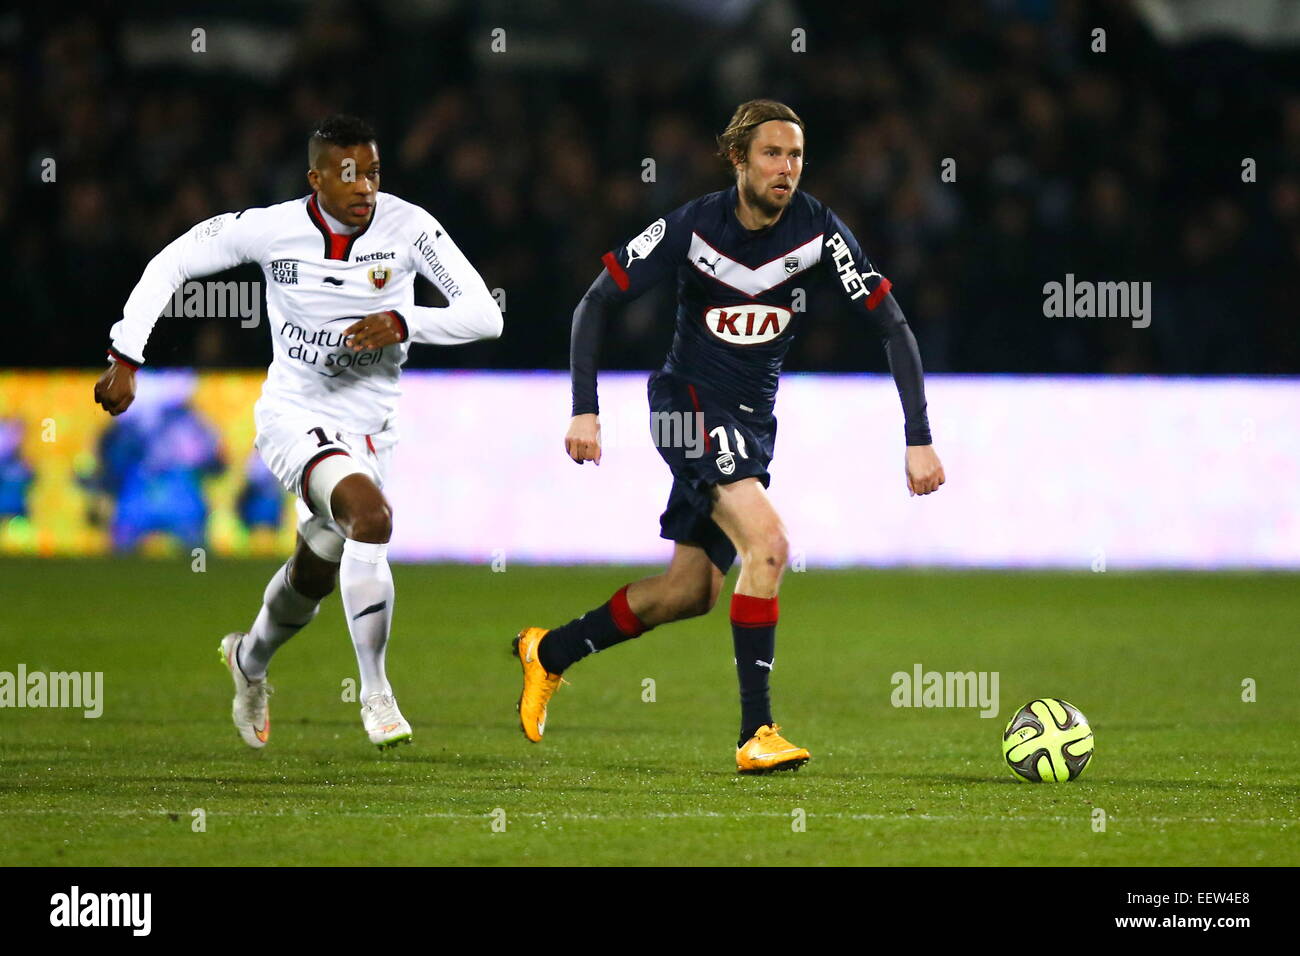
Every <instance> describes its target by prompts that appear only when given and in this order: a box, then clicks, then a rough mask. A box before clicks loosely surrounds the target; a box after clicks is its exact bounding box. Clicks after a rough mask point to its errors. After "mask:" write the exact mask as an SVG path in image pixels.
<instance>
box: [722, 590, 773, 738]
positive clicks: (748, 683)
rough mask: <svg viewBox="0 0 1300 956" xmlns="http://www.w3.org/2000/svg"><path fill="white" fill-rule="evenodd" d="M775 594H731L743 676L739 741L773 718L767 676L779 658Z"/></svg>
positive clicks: (733, 633)
mask: <svg viewBox="0 0 1300 956" xmlns="http://www.w3.org/2000/svg"><path fill="white" fill-rule="evenodd" d="M777 613H778V612H777V601H776V598H756V597H750V596H749V595H748V594H733V595H732V596H731V642H732V645H733V646H734V647H735V649H736V677H737V678H738V679H739V680H740V742H739V743H738V744H736V746H737V747H742V746H744V744H745V741H746V740H748V739H749V738H750V737H752V736H754V734H755V733H756V732H757V731H758V728H759V727H762V726H763V725H764V724H770V723H771V722H772V701H771V697H770V695H769V692H768V679H769V678H770V676H771V674H772V663H773V662H774V661H775V659H776V620H777Z"/></svg>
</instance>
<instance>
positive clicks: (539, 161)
mask: <svg viewBox="0 0 1300 956" xmlns="http://www.w3.org/2000/svg"><path fill="white" fill-rule="evenodd" d="M514 7H515V5H512V4H506V3H480V4H470V3H457V2H453V0H446V2H428V3H422V4H414V5H403V4H386V3H378V4H374V5H367V6H366V12H365V15H364V16H362V15H360V14H359V12H358V9H357V8H355V7H354V6H351V5H345V4H333V3H328V2H323V3H313V4H310V5H300V4H292V5H276V4H265V3H259V4H252V3H247V4H245V3H231V4H224V5H215V6H212V5H208V6H206V7H202V8H201V9H203V10H211V11H213V12H212V13H211V14H210V15H207V14H206V13H199V14H192V15H190V14H181V13H178V12H177V11H176V9H175V8H174V7H161V8H160V10H162V11H163V13H162V14H161V15H153V14H152V13H140V12H136V13H124V12H121V11H117V10H114V8H113V7H112V6H105V7H104V8H102V10H98V11H97V10H96V9H94V8H90V9H88V10H87V11H84V12H82V13H79V14H74V13H68V14H67V15H64V16H61V17H59V18H58V19H57V20H53V19H49V20H46V19H42V18H38V17H35V16H33V15H31V14H18V13H12V14H7V15H5V18H4V20H3V21H0V51H2V55H0V103H3V105H4V109H3V112H2V114H0V161H3V162H4V164H5V168H8V169H11V170H19V171H20V172H21V175H20V176H17V177H10V180H9V181H10V186H11V188H9V189H5V190H0V255H3V258H4V261H5V262H6V264H7V269H6V271H5V275H4V278H3V280H0V281H2V282H3V285H4V288H3V291H4V298H5V302H6V304H7V306H8V307H9V309H10V310H11V312H12V317H11V319H10V321H9V322H8V323H7V325H8V327H9V328H11V329H21V330H22V332H21V334H20V335H19V337H18V338H19V341H18V343H17V346H16V348H15V347H11V349H10V350H9V352H8V357H7V359H6V364H11V365H12V364H18V365H49V366H93V365H97V364H98V363H99V362H100V361H101V360H102V356H103V350H104V346H105V345H106V342H107V334H108V328H109V326H110V325H111V323H112V322H113V321H115V319H116V318H117V317H118V316H119V315H120V310H121V306H122V303H123V302H124V301H125V299H126V297H127V295H128V294H129V292H130V290H131V288H132V286H133V285H134V283H135V281H136V279H137V278H138V276H139V274H140V271H141V270H142V269H143V267H144V265H145V264H146V263H147V262H148V260H149V258H150V257H151V256H152V255H153V254H154V253H156V252H157V251H158V250H159V249H161V248H162V246H164V245H165V244H166V243H167V242H169V241H170V240H171V239H173V238H174V237H176V236H177V235H179V234H180V233H181V232H183V231H184V230H186V229H187V228H188V227H189V226H191V225H193V224H194V223H196V222H198V221H200V220H201V219H203V218H205V217H207V216H210V215H212V214H214V213H217V212H223V211H227V210H239V209H243V208H245V207H248V206H254V205H265V204H269V203H274V202H279V201H282V200H285V199H288V198H292V197H294V196H297V195H305V194H306V192H307V186H306V182H305V170H306V165H307V164H306V137H307V135H308V133H309V132H310V131H311V129H312V128H313V126H314V123H315V122H316V121H317V120H318V119H319V118H321V117H322V116H324V115H326V114H328V113H331V112H335V111H347V112H354V113H358V114H360V115H362V116H365V117H366V118H368V119H370V120H371V121H372V122H373V123H374V124H375V125H376V127H377V128H378V130H379V135H380V152H381V157H382V161H383V165H384V173H383V188H384V189H385V190H388V191H391V192H395V193H397V194H399V195H402V196H404V197H406V198H408V199H410V200H412V201H414V202H417V203H420V204H421V205H424V206H425V207H426V208H428V209H429V210H430V211H431V212H433V214H434V215H436V216H437V217H438V218H439V219H441V221H442V222H443V223H444V225H446V226H447V228H448V229H449V230H450V232H451V235H452V236H453V237H454V238H455V239H456V241H457V242H458V244H459V245H460V246H461V248H462V249H463V250H464V251H465V252H466V254H467V255H468V256H469V257H470V259H471V260H472V261H473V262H474V263H475V264H476V265H477V266H478V267H479V270H480V272H481V273H482V274H483V276H484V278H485V279H486V281H487V283H488V286H489V287H490V288H500V289H503V290H504V291H505V294H506V299H505V307H506V308H505V316H506V332H505V335H504V336H503V337H502V338H501V339H500V340H499V341H496V342H491V343H481V344H477V345H473V346H468V347H464V348H459V349H429V348H421V349H415V350H413V352H412V364H413V365H417V366H426V367H436V366H447V367H492V368H537V367H542V368H564V367H566V366H567V363H568V328H569V320H570V316H571V314H572V309H573V306H574V305H575V304H576V303H577V301H578V299H579V298H580V297H581V295H582V293H583V292H584V291H585V290H586V288H587V286H588V285H589V284H590V282H591V281H592V279H593V278H594V277H595V276H596V274H597V272H598V271H599V269H600V264H599V260H600V256H601V255H602V254H603V253H604V252H606V251H607V250H609V249H611V248H613V247H614V246H616V245H618V244H620V243H621V242H623V241H625V240H626V239H627V238H629V237H630V236H632V235H634V234H636V233H637V232H638V231H639V230H640V229H642V228H643V227H644V226H646V225H647V224H648V223H649V222H651V221H653V220H654V219H656V218H658V217H659V216H661V215H663V214H664V213H666V212H667V211H669V210H671V209H672V208H674V207H676V206H678V205H680V204H681V203H683V202H685V201H687V200H689V199H691V198H693V197H695V196H697V195H700V194H702V193H705V192H710V191H713V190H716V189H722V188H725V187H726V186H728V185H729V180H728V177H727V175H726V173H725V172H724V170H723V169H722V167H721V166H720V165H719V163H718V162H717V160H716V159H715V158H714V156H713V152H714V142H713V137H714V136H715V135H716V134H717V133H718V132H719V131H720V130H721V129H722V128H723V127H724V126H725V124H726V121H727V119H728V118H729V116H730V114H731V111H732V110H733V109H734V107H735V105H736V104H737V103H738V102H740V101H742V100H744V99H749V98H751V97H754V96H770V97H775V98H778V99H782V100H784V101H785V102H787V103H789V104H790V105H791V106H792V107H793V108H794V109H795V110H796V111H797V112H798V113H799V114H800V115H801V116H802V118H803V119H804V121H805V123H806V124H807V166H806V169H805V172H804V180H803V188H804V189H805V190H807V191H809V192H811V193H812V194H814V195H816V196H818V197H819V198H820V199H822V200H823V201H825V202H827V203H828V204H830V205H831V206H832V207H833V208H834V209H836V211H837V212H839V213H840V215H841V216H842V218H844V220H845V221H846V222H847V223H848V224H849V225H850V226H851V227H852V228H853V229H854V230H855V232H856V234H857V236H858V238H859V240H860V241H861V243H862V245H863V247H864V248H865V249H866V250H867V252H868V254H869V255H870V256H871V257H872V259H873V260H874V262H875V263H876V264H877V267H878V268H879V269H880V271H882V272H883V273H884V274H885V275H887V276H889V277H890V278H891V279H892V281H893V283H894V288H895V294H896V296H897V298H898V300H899V302H900V303H901V305H902V306H903V309H904V311H905V312H906V314H907V315H908V317H909V320H910V321H911V323H912V326H913V328H914V330H915V332H916V335H917V338H918V340H919V341H920V344H921V349H922V356H923V358H924V361H925V364H926V367H927V369H929V370H932V371H954V372H1041V373H1160V374H1166V373H1168V374H1216V373H1289V374H1296V373H1300V344H1298V341H1300V337H1298V336H1297V333H1296V321H1295V320H1296V316H1297V308H1296V303H1297V302H1298V301H1300V92H1297V90H1300V83H1297V79H1300V69H1297V66H1296V61H1297V59H1298V58H1297V57H1296V56H1295V51H1294V50H1293V49H1291V50H1287V49H1277V48H1272V49H1260V48H1253V47H1250V46H1247V45H1244V44H1242V43H1241V42H1238V41H1235V40H1227V39H1221V40H1208V41H1201V42H1196V43H1192V44H1187V45H1183V46H1177V47H1172V46H1166V45H1162V44H1160V43H1158V42H1157V41H1156V40H1155V39H1154V37H1153V36H1152V34H1151V32H1150V31H1149V30H1148V28H1147V26H1146V25H1145V24H1144V23H1143V21H1142V20H1141V19H1140V18H1139V17H1138V16H1137V14H1136V12H1135V11H1134V9H1133V8H1132V7H1131V6H1130V5H1129V4H1127V3H1123V2H1099V3H1087V2H1082V0H1079V2H1068V0H1061V2H1053V0H1021V2H1015V0H982V2H977V0H944V2H934V3H914V2H913V3H908V2H894V0H888V2H881V3H872V4H863V5H845V4H833V3H815V2H805V3H800V2H793V0H773V2H761V0H756V2H749V3H747V2H740V3H725V4H716V5H710V4H698V5H697V4H693V3H689V2H684V0H683V2H659V3H651V2H645V0H628V2H625V3H620V4H617V5H615V4H603V3H598V2H594V0H593V2H590V3H587V4H585V5H582V9H583V15H582V16H580V17H575V16H573V15H572V11H573V10H574V9H575V7H573V6H572V5H566V4H561V3H558V2H556V3H539V4H538V5H537V7H536V8H535V9H533V10H531V12H530V13H529V15H528V16H527V17H526V18H521V17H520V16H517V15H514V14H513V13H512V11H513V10H514ZM710 8H712V12H709V11H710ZM191 21H193V26H196V27H203V28H204V31H205V44H206V47H207V49H206V52H204V53H197V52H194V51H193V50H192V49H191V46H192V33H191V27H190V24H191ZM205 23H206V24H207V26H206V27H204V24H205ZM498 27H501V28H503V29H504V33H503V34H501V35H500V39H501V40H502V41H503V42H504V50H499V51H494V50H493V46H492V44H493V42H494V35H493V31H494V29H497V28H498ZM1096 28H1101V29H1104V30H1105V31H1106V33H1105V43H1106V50H1105V52H1094V51H1093V50H1092V46H1093V45H1094V43H1095V40H1094V39H1093V32H1092V31H1093V30H1094V29H1096ZM799 31H802V37H803V43H804V45H805V49H804V50H802V51H796V50H794V49H792V44H793V45H795V46H798V45H799V40H798V39H797V38H798V37H799V36H800V33H799ZM792 38H793V39H792ZM234 47H238V50H239V51H242V53H241V55H239V56H235V55H231V50H232V49H233V48H234ZM204 57H207V58H208V59H204ZM49 158H53V159H54V160H55V167H54V168H55V170H56V175H55V178H54V181H53V182H47V181H45V178H47V177H45V176H43V172H44V171H45V169H46V168H47V165H46V162H45V161H46V160H47V159H49ZM647 159H653V160H654V164H653V171H654V177H653V181H650V182H646V181H645V179H644V178H643V171H644V170H645V169H646V163H645V160H647ZM949 159H950V160H952V161H953V162H952V163H951V164H948V166H947V168H948V169H950V170H951V172H953V173H955V181H951V182H949V181H944V177H943V176H941V173H942V172H943V169H944V168H945V166H944V161H945V160H949ZM1247 159H1249V160H1252V161H1253V164H1247V165H1253V178H1254V179H1255V181H1253V182H1243V169H1244V168H1245V167H1244V166H1243V162H1244V161H1245V160H1247ZM949 178H951V176H950V177H949ZM14 187H16V188H14ZM1067 274H1073V275H1074V276H1075V277H1076V279H1091V280H1096V281H1150V282H1151V283H1152V288H1153V293H1154V302H1153V309H1152V322H1151V325H1150V327H1149V328H1145V329H1138V328H1133V327H1132V325H1131V323H1130V322H1128V321H1126V320H1124V319H1122V318H1109V319H1099V318H1048V317H1045V316H1044V314H1043V298H1044V294H1043V285H1044V283H1047V282H1052V281H1057V282H1063V281H1064V280H1065V277H1066V275H1067ZM228 277H233V278H242V279H250V280H258V279H260V278H261V277H260V273H259V272H258V271H257V270H256V268H255V267H244V268H243V269H241V270H236V271H235V272H234V273H232V274H231V275H230V276H228ZM426 293H427V295H428V298H427V300H426V301H428V302H429V303H435V302H436V301H437V299H436V297H435V296H434V294H433V293H432V292H431V291H430V290H426ZM672 297H673V289H671V288H663V289H661V290H658V291H657V292H655V293H652V294H650V295H648V296H647V297H645V298H644V299H643V300H641V301H639V302H638V303H636V304H634V305H633V306H631V307H629V309H628V310H627V311H626V313H625V314H624V315H623V316H622V317H621V318H620V319H619V320H618V321H617V322H616V323H615V325H614V326H613V327H612V328H611V329H610V330H609V332H608V334H607V336H606V343H605V350H604V357H603V361H602V364H603V366H604V367H607V368H619V367H621V368H651V367H657V366H658V364H659V363H660V362H661V361H662V358H663V354H664V352H665V351H666V349H667V346H668V342H669V339H670V337H671V328H672V308H673V301H672ZM810 312H811V315H810V320H809V321H807V322H806V323H805V325H804V326H803V332H802V335H801V338H800V339H799V341H797V342H796V343H795V347H794V350H793V351H792V354H791V359H790V362H789V364H788V366H787V367H788V368H792V369H798V370H835V371H851V370H859V369H868V370H875V369H881V368H883V367H884V364H883V363H884V360H883V354H882V350H881V349H880V347H879V345H878V344H877V343H876V342H875V341H874V339H873V337H872V335H871V334H870V333H869V331H868V329H867V328H866V325H865V323H863V322H862V321H861V318H860V317H859V316H856V315H854V314H852V313H850V312H848V311H847V310H844V309H843V308H841V307H839V306H838V305H837V304H836V303H835V301H834V300H832V299H831V298H829V297H828V296H818V295H814V296H813V297H812V298H811V300H810ZM269 356H270V349H269V343H268V341H267V335H266V332H265V330H264V329H257V330H247V329H243V328H241V327H240V325H239V322H238V321H237V320H233V321H232V320H224V321H223V320H219V319H170V320H168V319H165V320H163V321H161V322H160V323H159V326H158V329H157V331H156V333H155V338H154V340H153V342H152V343H151V346H150V349H149V353H148V359H149V361H150V362H151V363H153V364H160V365H191V364H197V365H200V366H202V367H213V366H258V365H263V364H265V362H266V361H268V360H269Z"/></svg>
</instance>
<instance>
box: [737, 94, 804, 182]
mask: <svg viewBox="0 0 1300 956" xmlns="http://www.w3.org/2000/svg"><path fill="white" fill-rule="evenodd" d="M769 120H785V121H786V122H787V123H794V124H795V125H796V126H798V127H799V128H800V129H801V130H802V129H803V120H801V119H800V118H799V116H798V114H797V113H795V111H794V110H792V109H790V107H788V106H786V105H785V104H784V103H778V102H777V101H776V100H750V101H749V102H747V103H741V104H740V105H739V106H737V107H736V112H735V113H733V114H731V122H730V123H728V124H727V128H726V129H724V130H723V131H722V133H721V134H719V136H718V158H719V159H720V160H722V162H723V164H724V165H725V166H726V167H727V171H728V172H734V163H733V162H732V156H733V155H738V156H740V157H741V158H742V159H744V158H745V157H747V156H748V155H749V144H750V143H752V142H753V141H754V131H755V130H756V129H758V128H759V127H760V126H762V125H763V124H764V123H766V122H768V121H769Z"/></svg>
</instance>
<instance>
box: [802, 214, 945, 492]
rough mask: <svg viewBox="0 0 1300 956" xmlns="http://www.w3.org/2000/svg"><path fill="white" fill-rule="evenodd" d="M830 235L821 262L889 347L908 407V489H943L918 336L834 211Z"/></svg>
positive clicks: (830, 217)
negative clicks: (927, 406)
mask: <svg viewBox="0 0 1300 956" xmlns="http://www.w3.org/2000/svg"><path fill="white" fill-rule="evenodd" d="M826 237H827V238H826V240H825V248H824V249H823V253H822V261H823V263H825V264H826V267H827V268H828V269H829V270H830V272H831V275H832V277H833V280H832V281H834V282H835V285H836V288H838V289H839V290H840V291H841V292H842V293H843V294H844V296H845V298H846V299H847V300H848V302H849V304H850V306H851V307H852V308H855V309H861V310H863V311H865V312H866V314H867V318H868V319H869V320H870V321H871V323H872V324H873V325H874V326H875V328H876V331H877V332H878V333H879V334H880V339H881V342H882V343H883V344H884V346H885V357H886V359H888V361H889V370H890V372H892V373H893V376H894V385H895V386H896V387H897V388H898V397H899V400H900V401H901V402H902V404H903V419H904V426H903V431H904V435H905V438H906V441H907V456H906V475H907V491H908V493H909V494H913V495H928V494H930V493H931V492H934V491H938V490H939V486H940V485H942V484H943V483H944V481H945V475H944V472H943V463H942V462H940V461H939V456H938V454H937V453H936V452H935V450H934V443H933V441H932V440H931V437H930V421H929V417H928V416H927V414H926V401H925V372H924V370H923V369H922V367H921V352H920V349H918V348H917V345H916V337H915V336H914V335H913V334H912V330H911V328H910V327H909V326H908V324H907V319H906V318H905V317H904V315H903V310H902V309H901V308H899V305H898V302H897V301H896V300H895V299H894V296H893V293H892V292H890V289H891V287H892V284H891V283H890V281H889V280H888V279H886V278H885V277H884V276H882V275H881V274H880V273H879V272H877V271H876V268H875V266H873V265H872V264H871V262H870V260H869V259H867V257H866V255H865V254H864V253H863V251H862V247H861V246H860V245H858V241H857V239H856V238H855V237H854V235H853V233H852V232H851V231H850V230H849V228H848V226H846V225H844V223H843V222H842V221H841V220H840V218H839V217H838V216H836V215H835V214H834V213H833V212H830V211H829V210H828V211H827V226H826Z"/></svg>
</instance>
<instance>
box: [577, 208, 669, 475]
mask: <svg viewBox="0 0 1300 956" xmlns="http://www.w3.org/2000/svg"><path fill="white" fill-rule="evenodd" d="M693 208H694V206H693V204H692V203H687V204H686V205H684V206H681V207H679V208H677V209H675V210H673V212H671V213H669V214H668V215H667V216H665V217H664V218H662V219H656V220H655V221H654V222H653V223H651V224H650V225H649V226H647V227H646V228H645V229H644V230H643V231H642V232H641V233H640V234H639V235H637V236H636V237H635V238H633V239H631V240H629V241H628V242H627V243H626V244H624V245H622V246H620V247H619V248H617V249H615V250H613V251H612V252H607V253H605V255H604V256H602V257H601V262H602V263H604V266H605V268H604V269H603V270H602V271H601V273H600V275H598V276H597V277H596V281H595V282H593V283H592V284H591V288H590V289H588V290H587V294H586V295H584V296H583V297H582V301H580V302H579V303H578V307H577V308H576V309H574V310H573V328H572V331H571V333H570V336H569V373H570V375H571V376H572V379H573V417H572V418H570V419H569V430H568V432H567V433H566V434H565V436H564V450H565V451H566V452H567V453H568V455H569V457H570V458H572V459H573V460H574V461H576V462H577V463H578V464H582V463H583V462H584V461H594V462H595V463H596V464H600V402H599V399H598V397H597V394H596V359H597V357H598V355H599V354H600V340H601V337H602V334H603V333H604V330H605V322H606V320H607V319H608V317H609V315H610V314H611V313H612V312H613V311H614V310H615V309H617V308H619V307H621V306H624V305H626V304H627V303H629V302H631V301H632V300H633V299H636V298H637V297H639V296H640V295H641V294H642V293H644V292H645V291H646V290H648V289H650V288H652V287H653V286H655V285H657V284H658V283H660V282H662V281H663V280H664V279H666V278H668V277H669V276H672V275H674V274H675V273H676V271H677V267H678V265H679V264H680V263H681V262H682V260H683V258H684V257H685V255H686V250H687V249H688V248H689V247H690V241H691V225H690V212H691V210H692V209H693Z"/></svg>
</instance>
